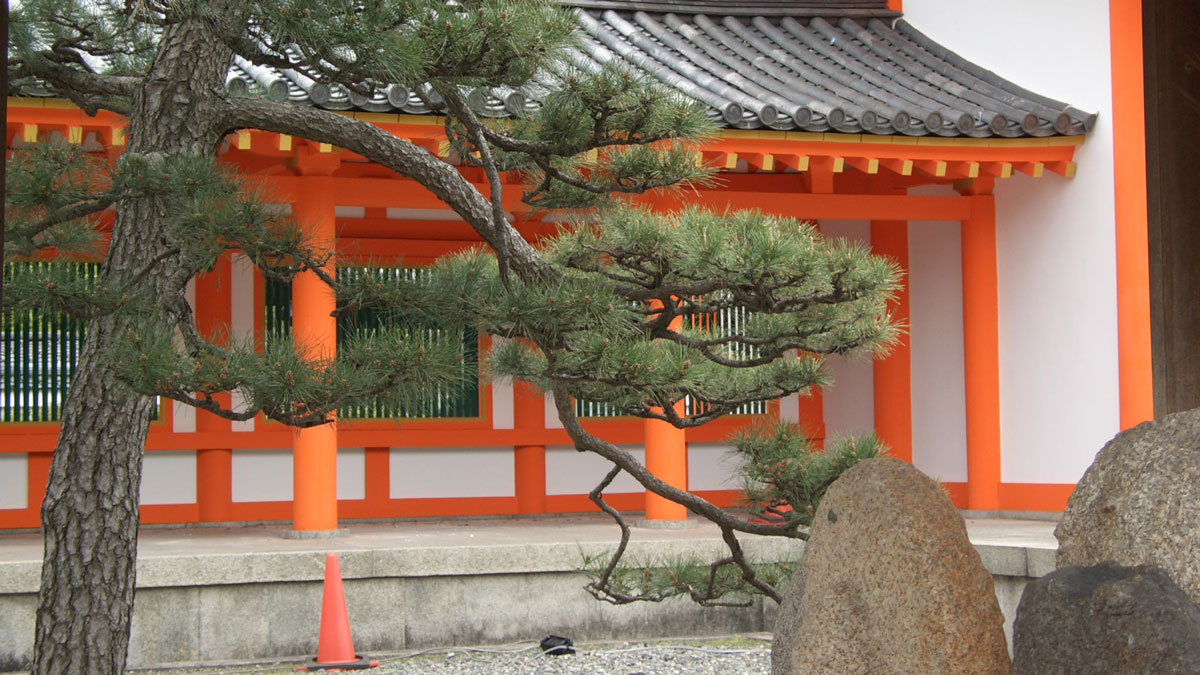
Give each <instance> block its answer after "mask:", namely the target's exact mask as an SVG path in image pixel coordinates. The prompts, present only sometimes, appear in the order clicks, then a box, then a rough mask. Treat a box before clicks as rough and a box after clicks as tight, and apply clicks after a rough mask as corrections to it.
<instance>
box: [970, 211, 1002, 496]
mask: <svg viewBox="0 0 1200 675" xmlns="http://www.w3.org/2000/svg"><path fill="white" fill-rule="evenodd" d="M969 198H970V199H971V216H970V217H969V218H968V219H966V220H964V221H963V223H962V268H963V271H962V290H963V360H964V364H963V365H964V370H965V373H964V374H965V377H964V380H965V385H966V409H967V506H968V508H971V509H980V510H993V509H998V508H1000V339H999V308H998V302H999V297H998V291H997V273H996V204H995V199H994V198H993V197H992V195H990V194H987V195H974V196H971V197H969Z"/></svg>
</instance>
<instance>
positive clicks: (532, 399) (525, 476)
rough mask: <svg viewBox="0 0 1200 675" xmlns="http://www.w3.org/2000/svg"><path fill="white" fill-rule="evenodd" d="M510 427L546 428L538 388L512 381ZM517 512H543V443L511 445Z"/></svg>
mask: <svg viewBox="0 0 1200 675" xmlns="http://www.w3.org/2000/svg"><path fill="white" fill-rule="evenodd" d="M513 427H514V428H515V429H516V430H517V431H529V432H535V431H540V430H542V429H545V428H546V400H545V398H544V397H543V396H542V392H541V391H539V390H538V388H537V387H535V386H533V385H532V384H529V383H527V382H520V381H514V382H513ZM514 451H515V452H514V462H515V467H514V468H515V470H516V494H517V512H519V513H545V512H546V446H544V445H518V446H515V447H514Z"/></svg>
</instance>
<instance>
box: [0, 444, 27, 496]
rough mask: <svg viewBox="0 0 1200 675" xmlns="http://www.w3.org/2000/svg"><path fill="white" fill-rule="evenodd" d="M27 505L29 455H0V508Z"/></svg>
mask: <svg viewBox="0 0 1200 675" xmlns="http://www.w3.org/2000/svg"><path fill="white" fill-rule="evenodd" d="M28 507H29V455H26V454H24V453H15V454H5V455H0V509H24V508H28Z"/></svg>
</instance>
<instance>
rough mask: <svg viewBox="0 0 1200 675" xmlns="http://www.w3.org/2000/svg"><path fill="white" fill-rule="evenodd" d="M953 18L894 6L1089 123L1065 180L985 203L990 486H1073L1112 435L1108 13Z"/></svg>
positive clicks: (1020, 187) (1026, 4) (1072, 9)
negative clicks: (991, 386) (994, 271)
mask: <svg viewBox="0 0 1200 675" xmlns="http://www.w3.org/2000/svg"><path fill="white" fill-rule="evenodd" d="M963 7H964V5H963V3H961V2H959V1H958V0H906V1H905V3H904V11H905V14H906V18H908V20H909V21H911V22H912V23H913V25H915V26H917V27H918V28H919V29H920V30H921V31H922V32H924V33H926V34H927V35H929V36H930V37H932V38H933V39H935V40H938V41H939V42H941V43H942V44H944V45H946V46H947V47H949V48H950V49H953V50H955V51H957V52H958V53H959V54H961V55H962V56H964V57H965V58H968V59H970V60H973V61H975V62H977V63H980V64H983V65H985V66H986V67H988V68H989V69H991V70H994V71H995V72H996V73H998V74H999V75H1001V76H1003V77H1006V78H1009V79H1011V80H1013V81H1015V82H1018V83H1020V84H1021V85H1022V86H1024V87H1026V88H1028V89H1031V90H1033V91H1036V92H1039V93H1042V94H1044V95H1047V96H1050V97H1052V98H1056V99H1059V100H1062V101H1066V102H1068V103H1070V104H1072V105H1074V106H1076V107H1078V108H1082V109H1084V110H1088V111H1095V112H1098V113H1099V114H1100V117H1099V121H1098V123H1097V125H1096V128H1095V129H1094V130H1093V131H1092V132H1091V134H1089V136H1088V139H1087V141H1086V143H1085V144H1084V145H1083V146H1082V147H1081V148H1079V150H1078V152H1077V153H1076V156H1075V161H1076V162H1077V163H1078V172H1077V175H1076V177H1075V178H1074V179H1073V180H1065V179H1063V178H1061V177H1059V176H1056V175H1052V174H1050V173H1049V172H1047V175H1046V177H1044V178H1042V179H1040V180H1033V179H1030V178H1025V177H1015V178H1011V179H1008V180H1005V181H998V182H997V186H996V192H995V194H996V202H997V229H998V234H997V249H998V250H997V258H998V265H999V283H1000V288H999V300H1000V306H999V316H1000V371H1001V372H1000V399H1001V401H1000V403H1001V443H1002V450H1003V454H1002V464H1001V479H1002V480H1003V481H1004V482H1010V483H1074V482H1076V481H1078V479H1079V478H1080V476H1081V475H1082V474H1083V471H1084V470H1085V469H1086V468H1087V466H1088V465H1089V464H1090V463H1091V461H1092V459H1093V457H1094V456H1095V453H1096V452H1097V451H1098V450H1099V449H1100V447H1101V446H1102V445H1103V444H1104V442H1105V441H1106V440H1108V439H1109V438H1110V437H1111V436H1112V435H1113V434H1115V433H1116V432H1117V430H1118V398H1117V396H1118V389H1117V387H1118V381H1117V328H1116V326H1117V322H1116V276H1115V275H1116V272H1115V269H1116V253H1115V243H1114V212H1113V164H1112V128H1111V126H1110V123H1111V121H1112V87H1111V70H1110V68H1111V66H1110V62H1109V26H1108V5H1107V3H1102V2H1096V0H1056V1H1055V2H1045V1H1044V0H1012V2H1009V3H1006V4H1005V10H1004V11H1003V12H987V13H986V19H981V14H980V11H964V10H963ZM1033 16H1036V17H1037V20H1036V21H1031V20H1029V17H1033ZM1064 26H1066V27H1069V28H1068V29H1064V28H1063V27H1064ZM1048 53H1049V54H1056V55H1059V58H1054V59H1047V58H1046V55H1047V54H1048Z"/></svg>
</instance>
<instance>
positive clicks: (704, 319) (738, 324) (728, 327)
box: [575, 308, 767, 417]
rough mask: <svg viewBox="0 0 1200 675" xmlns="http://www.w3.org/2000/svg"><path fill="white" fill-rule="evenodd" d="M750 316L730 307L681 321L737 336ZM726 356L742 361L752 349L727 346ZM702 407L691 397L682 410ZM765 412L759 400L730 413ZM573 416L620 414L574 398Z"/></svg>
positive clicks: (609, 407) (604, 405) (605, 405)
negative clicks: (727, 352)
mask: <svg viewBox="0 0 1200 675" xmlns="http://www.w3.org/2000/svg"><path fill="white" fill-rule="evenodd" d="M749 316H750V313H749V312H748V311H747V310H746V309H745V308H730V309H723V310H720V311H718V312H712V313H709V314H702V315H691V316H688V317H686V318H685V319H684V321H685V322H686V323H687V326H688V328H706V329H709V330H714V331H716V332H718V333H723V334H726V335H736V334H738V333H739V332H740V331H742V330H743V329H744V328H743V327H744V326H745V324H746V321H747V319H748V317H749ZM729 354H730V356H736V357H741V358H746V357H750V356H752V355H753V353H752V348H751V347H749V346H748V345H730V346H729ZM705 405H706V404H705V403H704V402H703V401H697V400H695V399H694V398H693V397H691V396H688V397H687V398H685V399H684V407H685V409H686V413H687V414H688V415H695V414H697V413H698V412H703V411H704V406H705ZM766 412H767V404H766V403H765V402H763V401H758V402H756V403H747V404H746V405H743V406H741V407H739V408H738V409H737V410H735V411H734V413H733V414H735V415H762V414H764V413H766ZM575 414H576V415H578V416H579V417H620V416H621V411H619V410H617V409H616V408H615V407H614V406H612V405H610V404H608V403H596V402H594V401H582V400H578V399H576V401H575Z"/></svg>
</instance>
